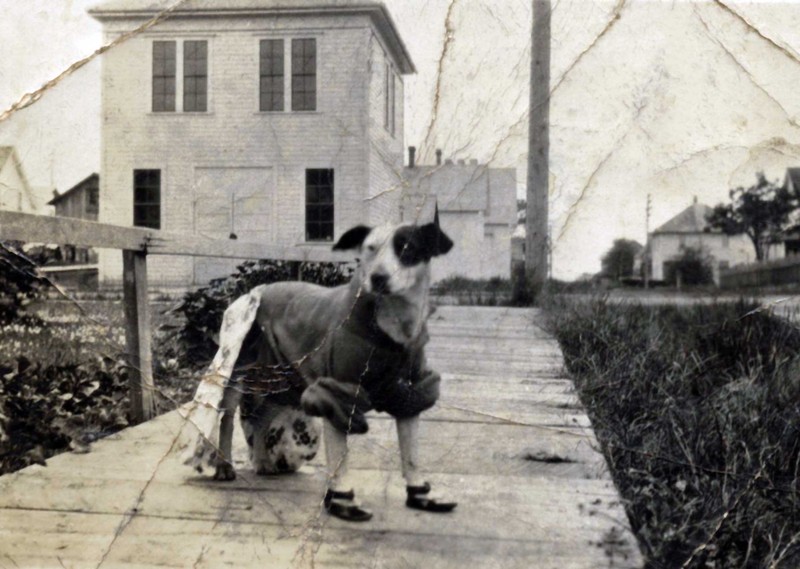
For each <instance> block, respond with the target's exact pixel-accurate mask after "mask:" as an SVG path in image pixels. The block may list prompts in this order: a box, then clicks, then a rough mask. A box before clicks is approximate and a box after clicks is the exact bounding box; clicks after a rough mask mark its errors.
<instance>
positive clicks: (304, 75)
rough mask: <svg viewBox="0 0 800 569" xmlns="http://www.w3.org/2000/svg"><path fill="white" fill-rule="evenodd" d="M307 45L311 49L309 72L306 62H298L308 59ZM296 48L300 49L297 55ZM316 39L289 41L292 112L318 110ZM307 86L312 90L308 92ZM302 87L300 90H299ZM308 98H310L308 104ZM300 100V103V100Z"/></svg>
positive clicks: (294, 39) (306, 38) (305, 38)
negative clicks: (310, 68)
mask: <svg viewBox="0 0 800 569" xmlns="http://www.w3.org/2000/svg"><path fill="white" fill-rule="evenodd" d="M308 45H311V46H312V47H313V58H312V59H311V60H312V61H313V71H312V72H309V71H308V70H307V69H306V65H307V62H306V61H300V59H305V58H308V57H310V56H309V55H308V53H307V51H306V49H307V47H308ZM297 47H300V50H299V51H300V53H299V54H298V50H297V49H296V48H297ZM317 53H318V50H317V38H315V37H313V38H308V37H303V38H292V39H291V54H290V60H291V63H290V66H291V84H290V93H291V110H292V112H314V111H316V110H317V108H318V104H317V102H318V101H317V93H318V89H317V75H318V73H317V72H318V67H319V66H318V65H317ZM309 84H311V85H312V89H311V90H309ZM301 86H302V88H300V87H301ZM309 93H311V95H309ZM309 97H310V98H311V101H310V104H309ZM301 99H302V103H300V100H301Z"/></svg>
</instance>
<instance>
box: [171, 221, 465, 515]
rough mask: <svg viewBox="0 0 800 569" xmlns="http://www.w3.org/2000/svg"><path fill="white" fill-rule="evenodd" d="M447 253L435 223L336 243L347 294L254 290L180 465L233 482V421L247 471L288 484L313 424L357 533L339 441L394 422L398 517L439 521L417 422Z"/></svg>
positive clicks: (313, 438)
mask: <svg viewBox="0 0 800 569" xmlns="http://www.w3.org/2000/svg"><path fill="white" fill-rule="evenodd" d="M452 246H453V243H452V241H451V240H450V239H449V238H448V236H447V235H445V234H444V232H442V231H441V229H440V228H439V224H438V219H437V221H435V222H434V223H429V224H426V225H421V226H417V225H400V226H382V227H378V228H370V227H365V226H357V227H354V228H352V229H350V230H349V231H347V232H345V233H344V234H343V235H342V236H341V238H340V239H339V241H338V242H337V243H336V244H335V245H334V247H333V248H334V249H335V250H350V249H353V250H358V251H359V253H360V255H359V256H360V259H361V261H360V263H359V266H358V268H357V269H356V271H355V274H354V276H353V278H352V280H351V282H350V283H348V284H346V285H341V286H338V287H335V288H325V287H321V286H317V285H312V284H309V283H302V282H281V283H275V284H271V285H263V286H258V287H256V288H254V289H253V290H252V291H250V292H249V293H248V294H246V295H244V296H242V297H240V298H239V299H237V300H236V301H235V302H233V303H232V304H231V305H230V307H229V308H228V309H227V310H226V311H225V315H224V318H223V324H222V329H221V331H220V342H219V351H218V352H217V354H216V356H215V357H214V360H213V362H212V363H211V366H210V368H209V370H208V372H207V374H206V376H205V377H204V379H203V381H202V382H201V383H200V385H199V386H198V388H197V392H196V394H195V398H194V401H193V403H192V404H191V405H190V406H189V408H188V410H187V411H186V418H187V424H188V425H190V426H192V427H193V428H196V429H197V430H199V433H197V432H195V435H196V436H194V437H193V441H192V443H191V445H190V448H189V452H188V458H187V463H188V464H191V465H192V466H194V467H195V468H197V469H198V470H201V469H202V467H204V466H213V467H214V468H215V474H214V477H215V479H218V480H231V479H233V478H235V472H234V469H233V466H232V461H231V446H232V442H231V440H232V433H233V418H234V413H235V411H236V409H237V407H240V409H241V417H242V425H243V428H244V431H245V435H246V438H247V442H248V445H249V448H250V453H251V459H252V461H253V466H254V468H255V469H256V471H257V472H260V473H274V472H289V471H293V470H296V469H297V468H298V467H299V466H300V465H301V464H302V463H303V462H304V461H306V460H310V459H311V458H313V456H314V454H315V453H316V451H317V448H318V444H319V435H320V428H319V425H318V423H317V421H318V420H317V419H312V417H322V424H323V426H322V430H323V434H324V437H325V447H326V459H327V473H328V480H329V483H328V489H327V492H326V495H325V500H324V504H325V507H326V509H327V511H328V512H330V513H331V514H332V515H335V516H337V517H340V518H342V519H345V520H349V521H364V520H368V519H370V518H371V517H372V514H371V513H370V512H369V511H367V510H366V509H364V508H362V507H361V506H359V505H358V503H357V502H356V501H355V495H354V491H353V488H352V486H351V485H350V484H349V481H348V476H347V475H348V470H347V435H348V434H351V433H364V432H366V431H367V428H368V425H367V422H366V419H365V417H364V413H365V412H366V411H368V410H370V409H375V410H378V411H385V412H387V413H389V414H391V415H393V416H394V417H395V418H396V422H397V432H398V438H399V446H400V454H401V463H402V471H403V476H404V478H405V480H406V485H407V486H406V490H407V500H406V505H407V506H409V507H411V508H416V509H421V510H425V511H431V512H449V511H451V510H452V509H453V508H455V506H456V504H455V503H453V502H445V501H442V500H441V499H435V498H433V497H432V495H431V494H430V493H429V491H430V485H429V484H428V483H427V482H424V481H423V480H422V479H421V477H420V473H419V470H418V460H417V455H418V448H417V447H418V445H417V439H418V427H419V414H420V413H421V412H422V411H424V410H426V409H429V408H430V407H431V406H433V405H434V404H435V402H436V400H437V399H438V396H439V381H440V378H439V375H438V374H437V373H436V372H434V371H432V370H430V369H429V368H428V367H427V365H426V362H425V355H424V347H425V344H426V342H427V340H428V336H427V328H426V324H425V322H426V319H427V317H428V315H429V313H430V307H429V303H428V295H429V287H430V265H429V263H430V261H431V259H432V258H433V257H435V256H437V255H442V254H444V253H447V252H448V251H449V250H450V249H451V247H452Z"/></svg>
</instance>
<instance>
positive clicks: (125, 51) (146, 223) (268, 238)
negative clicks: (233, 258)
mask: <svg viewBox="0 0 800 569" xmlns="http://www.w3.org/2000/svg"><path fill="white" fill-rule="evenodd" d="M173 3H174V2H173V0H111V1H108V2H105V3H103V4H101V5H100V6H99V7H97V8H95V9H92V10H91V14H92V16H94V17H95V18H96V19H97V20H99V21H100V22H102V24H103V29H104V33H105V40H106V41H112V40H114V39H116V38H118V37H119V36H120V35H121V34H124V33H126V32H129V31H130V30H132V29H134V28H136V27H138V26H141V25H142V24H143V23H144V22H146V21H148V20H149V19H151V18H153V17H155V16H156V15H157V14H159V12H160V11H162V10H163V9H165V8H168V7H169V6H170V5H172V4H173ZM413 72H414V65H413V63H412V61H411V59H410V57H409V54H408V52H407V50H406V47H405V46H404V44H403V41H402V39H401V38H400V36H399V34H398V31H397V28H396V26H395V25H394V23H393V22H392V18H391V16H390V14H389V12H388V10H387V9H386V8H385V6H383V4H381V3H377V2H371V1H369V0H366V1H365V0H357V1H341V0H187V1H186V2H184V3H182V4H180V5H179V6H178V7H177V8H176V9H174V10H173V11H171V12H170V13H169V17H168V18H166V19H164V20H162V21H160V22H159V23H158V24H157V25H155V26H153V27H150V28H148V29H147V30H146V31H144V32H142V33H139V34H137V35H134V36H133V37H131V38H130V39H128V40H126V41H124V42H121V43H120V44H119V45H118V46H116V47H114V48H113V49H111V50H109V51H108V52H107V53H106V54H105V55H104V56H103V62H102V113H103V117H102V119H103V120H102V125H103V126H102V129H103V130H102V164H101V172H100V180H101V188H100V213H99V219H100V221H103V222H107V223H114V224H120V225H137V226H143V227H152V228H160V229H164V230H169V231H176V232H189V233H194V234H197V235H198V239H201V238H219V239H227V238H231V237H232V236H235V237H236V238H238V239H239V240H243V241H244V240H246V241H259V242H264V243H272V244H280V245H290V246H292V245H312V246H315V245H318V246H321V247H329V246H330V245H331V243H332V242H333V240H334V239H336V238H337V237H338V236H339V235H340V234H341V233H342V232H344V231H345V230H347V229H348V228H349V227H351V226H352V225H354V224H358V223H370V224H377V223H380V222H384V221H397V220H399V219H400V204H399V199H400V197H399V196H400V192H398V191H388V190H392V189H396V188H397V187H398V186H399V184H400V181H401V175H402V168H403V76H404V75H407V74H410V73H413ZM121 264H122V262H121V255H120V254H119V252H118V251H102V252H101V258H100V271H101V279H102V280H103V282H104V283H106V284H112V283H114V282H118V281H119V279H120V278H121ZM231 268H232V263H231V262H228V261H221V260H213V259H193V258H190V257H160V256H159V257H154V258H152V259H151V261H150V262H149V273H150V275H151V277H152V280H153V281H154V282H156V283H159V284H162V285H178V286H188V285H191V284H194V283H204V282H207V281H208V279H209V278H211V277H215V276H220V275H223V274H226V273H227V272H228V271H229V270H230V269H231Z"/></svg>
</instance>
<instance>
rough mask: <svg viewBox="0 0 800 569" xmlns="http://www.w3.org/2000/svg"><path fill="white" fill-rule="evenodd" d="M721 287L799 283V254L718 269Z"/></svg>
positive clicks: (779, 285) (774, 285)
mask: <svg viewBox="0 0 800 569" xmlns="http://www.w3.org/2000/svg"><path fill="white" fill-rule="evenodd" d="M719 280H720V286H721V287H722V288H747V287H782V286H790V285H795V286H797V285H798V284H799V283H800V256H792V257H785V258H783V259H775V260H772V261H762V262H758V263H748V264H743V265H737V266H735V267H731V268H730V269H724V270H722V271H720V279H719Z"/></svg>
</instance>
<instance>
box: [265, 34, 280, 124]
mask: <svg viewBox="0 0 800 569" xmlns="http://www.w3.org/2000/svg"><path fill="white" fill-rule="evenodd" d="M283 76H284V73H283V40H261V45H260V53H259V77H260V87H259V93H260V103H259V109H260V110H262V111H282V110H283Z"/></svg>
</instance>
